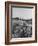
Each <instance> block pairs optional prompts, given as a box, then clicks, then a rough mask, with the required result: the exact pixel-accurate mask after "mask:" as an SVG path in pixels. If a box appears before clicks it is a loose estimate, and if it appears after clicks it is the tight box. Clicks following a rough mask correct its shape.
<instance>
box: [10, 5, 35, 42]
mask: <svg viewBox="0 0 38 46" xmlns="http://www.w3.org/2000/svg"><path fill="white" fill-rule="evenodd" d="M27 6H28V5H27ZM29 6H30V5H29ZM29 6H28V7H29ZM31 7H34V8H33V10H32V11H33V14H32V37H31V38H12V39H11V37H10V39H11V40H10V42H18V41H30V40H31V41H32V40H35V6H32V5H31ZM9 15H10V16H9V18H11V4H10V5H9ZM10 22H11V21H10V20H9V25H11V23H10ZM9 31H10V32H9V33H10V35H11V28H10V27H9ZM10 35H9V36H10Z"/></svg>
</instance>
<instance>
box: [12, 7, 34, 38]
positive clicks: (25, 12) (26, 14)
mask: <svg viewBox="0 0 38 46" xmlns="http://www.w3.org/2000/svg"><path fill="white" fill-rule="evenodd" d="M32 8H33V7H31V8H30V7H27V8H26V7H25V8H19V7H13V8H12V12H13V13H12V17H11V32H12V38H28V37H32Z"/></svg>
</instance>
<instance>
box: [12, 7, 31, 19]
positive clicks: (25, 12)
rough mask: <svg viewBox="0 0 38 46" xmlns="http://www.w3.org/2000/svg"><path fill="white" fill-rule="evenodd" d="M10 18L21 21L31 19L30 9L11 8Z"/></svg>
mask: <svg viewBox="0 0 38 46" xmlns="http://www.w3.org/2000/svg"><path fill="white" fill-rule="evenodd" d="M12 17H13V18H16V17H19V18H22V19H31V18H32V8H16V7H13V8H12Z"/></svg>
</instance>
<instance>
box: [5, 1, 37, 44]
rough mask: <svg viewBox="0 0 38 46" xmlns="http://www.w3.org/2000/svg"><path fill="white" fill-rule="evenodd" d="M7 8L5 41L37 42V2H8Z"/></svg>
mask: <svg viewBox="0 0 38 46" xmlns="http://www.w3.org/2000/svg"><path fill="white" fill-rule="evenodd" d="M5 10H6V11H5V15H6V16H5V17H6V18H5V19H6V22H5V25H6V27H5V30H6V32H5V43H6V44H21V43H34V42H37V4H36V3H25V2H6V3H5Z"/></svg>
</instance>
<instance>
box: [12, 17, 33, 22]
mask: <svg viewBox="0 0 38 46" xmlns="http://www.w3.org/2000/svg"><path fill="white" fill-rule="evenodd" d="M12 19H15V20H22V21H32V19H21V18H18V17H16V18H12Z"/></svg>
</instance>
